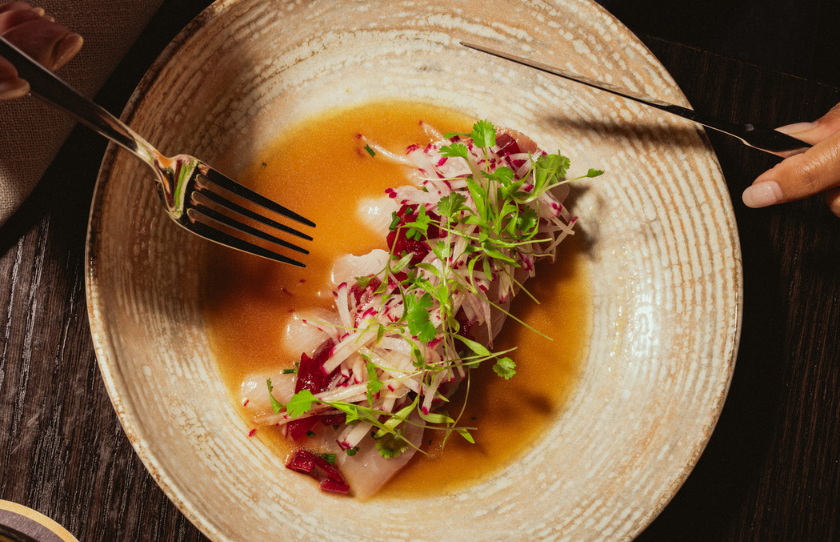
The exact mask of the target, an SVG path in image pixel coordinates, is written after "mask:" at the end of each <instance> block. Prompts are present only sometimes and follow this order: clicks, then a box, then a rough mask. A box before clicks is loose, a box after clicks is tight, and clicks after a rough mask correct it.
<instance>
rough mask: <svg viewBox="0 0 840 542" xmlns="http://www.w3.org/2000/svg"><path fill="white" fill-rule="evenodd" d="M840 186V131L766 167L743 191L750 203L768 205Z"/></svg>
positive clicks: (759, 205) (747, 201) (744, 198)
mask: <svg viewBox="0 0 840 542" xmlns="http://www.w3.org/2000/svg"><path fill="white" fill-rule="evenodd" d="M836 186H840V132H838V133H835V134H834V135H832V136H830V137H828V138H827V139H825V140H823V141H821V142H819V143H817V144H816V145H814V146H813V147H811V148H810V149H808V150H807V151H806V152H804V153H803V154H797V155H796V156H791V157H790V158H786V159H784V160H782V161H781V162H780V163H778V164H777V165H776V167H774V168H773V169H771V170H769V171H765V172H764V173H762V174H761V175H759V177H758V178H757V179H756V180H755V181H754V182H753V184H752V186H750V187H749V188H747V189H746V190H745V191H744V194H743V200H744V203H745V204H746V205H747V207H767V206H768V205H774V204H776V203H784V202H787V201H793V200H797V199H802V198H806V197H808V196H812V195H814V194H818V193H820V192H823V191H825V190H827V189H829V188H833V187H836Z"/></svg>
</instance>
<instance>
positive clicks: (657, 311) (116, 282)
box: [87, 0, 742, 542]
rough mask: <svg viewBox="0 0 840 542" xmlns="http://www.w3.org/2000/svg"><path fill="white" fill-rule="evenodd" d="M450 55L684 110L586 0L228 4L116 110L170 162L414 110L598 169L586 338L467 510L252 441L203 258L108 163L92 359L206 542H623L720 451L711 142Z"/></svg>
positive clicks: (465, 501) (732, 303) (723, 205)
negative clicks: (351, 485) (357, 489)
mask: <svg viewBox="0 0 840 542" xmlns="http://www.w3.org/2000/svg"><path fill="white" fill-rule="evenodd" d="M461 39H465V40H466V39H469V40H470V41H475V42H479V43H484V44H486V45H489V46H494V47H497V48H500V49H504V50H507V51H509V52H511V53H514V54H518V55H522V56H531V57H534V58H537V59H538V60H540V61H542V62H546V63H550V64H555V65H558V66H560V67H564V68H568V69H571V70H573V71H576V72H578V73H581V74H584V75H588V76H591V77H596V78H600V79H603V80H605V81H609V82H613V83H616V84H619V85H622V86H625V87H627V88H630V89H633V90H638V91H642V92H645V93H647V94H650V95H652V96H654V97H658V98H661V99H663V100H667V101H670V102H674V103H682V104H684V105H685V104H686V103H685V99H684V97H683V96H682V94H681V93H680V91H679V89H678V88H677V87H676V85H675V84H674V82H673V81H672V79H671V78H670V77H669V75H668V74H667V73H666V72H665V70H664V69H663V68H662V66H661V65H660V64H659V63H658V62H657V61H656V60H655V59H654V57H653V56H652V55H651V54H650V53H649V52H648V51H647V50H646V49H645V47H644V46H643V45H642V44H641V43H640V42H639V41H638V40H637V39H636V38H635V37H634V36H633V35H632V34H631V33H630V32H629V31H627V30H626V29H625V28H624V27H623V26H621V25H620V24H619V23H618V22H616V21H615V19H613V18H612V17H611V16H610V15H609V14H608V13H606V12H604V11H603V10H602V9H600V8H599V7H597V6H596V5H595V4H593V3H592V2H590V1H588V0H558V1H556V2H539V1H523V0H492V1H487V0H485V1H453V0H434V1H424V2H414V1H405V2H397V1H369V2H356V1H349V0H338V1H332V0H331V1H304V2H300V1H298V2H286V1H270V0H226V1H220V2H217V3H216V4H214V5H213V6H211V7H210V8H208V10H207V11H205V12H204V13H203V14H202V15H201V16H200V17H199V18H198V19H197V20H196V21H194V22H193V23H192V24H191V25H190V26H189V27H188V28H187V29H185V30H184V32H182V33H181V35H180V36H179V37H178V38H177V39H176V40H175V42H174V43H173V44H172V45H171V46H170V47H169V48H168V49H167V50H166V52H165V53H164V54H163V56H162V57H161V58H160V59H159V60H158V61H157V62H156V63H155V65H154V66H153V68H152V69H151V70H150V72H149V73H148V74H147V75H146V77H145V79H144V80H143V82H142V83H141V85H140V87H139V88H138V90H137V92H136V93H135V94H134V96H133V97H132V99H131V101H130V103H129V104H128V106H127V108H126V110H125V112H124V119H126V120H128V121H129V122H130V124H131V125H132V127H133V128H134V129H135V130H137V131H138V132H139V133H141V134H144V135H146V136H147V137H148V139H149V140H150V141H152V142H153V143H155V144H156V145H158V146H159V148H160V149H161V150H162V151H163V152H165V153H169V154H175V153H178V152H189V153H190V154H194V155H196V156H200V157H202V158H203V159H206V160H207V161H208V162H209V163H213V162H214V159H220V157H221V156H222V155H231V154H232V155H237V156H241V157H242V159H243V163H240V164H229V165H228V166H229V167H230V168H231V169H232V170H233V171H234V172H235V170H236V169H237V168H239V167H242V166H244V165H245V162H247V160H248V159H249V157H251V156H253V154H254V152H255V150H256V149H259V148H260V147H261V146H263V145H265V144H266V143H267V142H269V141H270V140H271V139H273V137H274V136H275V135H276V134H277V132H278V131H279V130H282V129H283V128H284V127H285V126H288V125H289V124H291V123H294V122H295V121H297V120H299V119H301V118H304V117H306V116H307V115H310V114H313V113H316V112H318V111H322V110H324V109H326V108H330V107H333V106H337V105H347V104H351V103H356V102H364V101H368V100H372V99H377V98H400V99H417V100H423V101H427V102H433V103H438V104H441V105H443V106H446V107H450V108H454V109H457V110H461V111H463V112H465V113H468V114H471V115H473V116H474V117H475V118H489V119H492V120H493V121H494V122H496V123H497V124H500V125H508V126H512V127H516V128H520V129H522V130H523V131H526V132H527V133H528V134H529V135H531V137H532V138H534V139H535V140H536V141H537V142H538V143H540V144H541V145H542V146H543V147H545V148H560V149H562V150H563V151H564V153H565V154H567V155H569V156H571V157H572V158H573V164H576V165H578V166H579V167H584V168H585V167H599V168H602V169H605V170H607V174H606V175H605V176H603V177H601V178H599V179H597V182H594V181H593V182H591V183H589V184H584V185H581V188H579V189H578V191H577V195H576V201H575V204H574V205H575V209H574V210H575V211H576V213H577V214H578V215H579V216H580V232H581V233H582V234H584V235H585V236H586V237H587V238H588V240H589V241H590V244H591V246H590V248H589V264H588V265H589V267H590V272H591V275H592V277H593V280H592V288H593V296H594V304H595V306H594V311H593V322H592V337H591V340H590V347H589V350H588V354H587V359H586V360H585V362H584V370H583V371H584V372H583V376H582V378H581V381H580V383H579V384H578V386H577V388H576V389H575V391H574V392H573V394H572V397H571V399H570V400H569V402H568V405H567V407H566V408H565V409H564V410H563V411H562V412H560V413H558V415H557V416H556V419H555V420H554V422H553V424H552V426H551V428H550V430H549V431H548V434H546V436H545V438H543V439H542V440H540V441H539V442H536V443H535V444H534V446H533V448H532V449H531V450H530V451H528V453H526V454H525V455H524V456H523V457H521V458H519V459H518V460H516V461H515V462H514V463H513V464H511V465H509V466H508V467H507V468H506V469H504V470H503V471H502V472H500V473H499V474H498V475H495V476H493V477H492V478H491V479H489V480H488V481H486V482H484V483H481V484H478V485H475V486H472V487H469V488H468V489H466V490H464V491H462V492H460V493H457V494H453V495H442V496H432V497H428V498H424V499H408V500H404V501H401V500H390V501H371V502H366V503H365V502H359V501H355V500H352V499H343V500H336V498H335V497H331V496H328V495H324V494H321V493H320V492H318V491H315V490H313V487H312V485H311V484H310V483H308V482H309V480H306V479H305V478H304V477H300V476H298V475H295V474H294V473H291V472H289V471H286V470H285V469H284V468H283V458H280V457H276V456H275V455H273V454H272V453H271V452H270V451H269V450H268V449H266V448H265V447H264V446H262V445H260V444H259V443H258V442H256V441H255V440H254V439H248V438H247V436H246V435H247V430H246V427H245V424H244V423H243V422H242V421H241V419H240V418H239V417H238V415H237V413H236V412H235V411H234V409H233V408H232V406H231V405H230V404H229V403H228V401H227V400H226V399H225V390H224V387H223V386H222V383H221V381H220V380H219V378H218V376H217V371H216V368H215V366H214V362H213V359H212V355H211V353H210V349H209V346H208V342H207V339H206V336H205V332H204V322H203V320H202V314H201V310H200V306H199V302H198V297H199V291H198V278H199V276H200V271H201V270H200V266H201V262H202V261H203V256H204V254H205V251H206V249H207V245H206V244H205V242H203V241H201V240H199V239H198V238H194V237H191V236H189V235H188V234H187V233H186V232H184V231H182V230H181V229H180V228H178V227H177V226H175V225H174V224H172V223H170V222H169V219H168V218H166V216H165V215H164V213H163V210H162V208H161V206H160V203H159V202H158V198H157V195H156V193H155V191H154V189H153V187H152V182H151V178H150V175H149V173H148V172H147V171H146V170H145V169H143V168H144V166H142V165H141V164H140V163H139V162H138V161H136V160H135V159H134V158H132V157H130V156H129V155H128V154H127V153H125V152H122V151H119V152H117V151H116V150H115V149H114V148H111V149H109V152H108V154H107V156H106V158H105V161H104V163H103V166H102V170H101V173H100V178H99V184H98V187H97V191H96V196H95V200H94V205H93V210H92V214H91V221H90V229H89V239H88V270H87V288H88V290H87V291H88V306H89V311H90V320H91V330H92V333H93V338H94V342H95V345H96V352H97V357H98V359H99V364H100V368H101V370H102V375H103V379H104V381H105V384H106V386H107V389H108V392H109V394H110V396H111V399H112V401H113V403H114V408H115V409H116V411H117V413H118V415H119V417H120V420H121V422H122V424H123V426H124V428H125V430H126V433H127V434H128V437H129V439H130V440H131V442H132V444H133V445H134V447H135V449H136V451H137V453H138V454H139V455H140V457H141V458H142V460H143V462H144V464H145V465H146V467H147V468H148V469H149V471H150V472H151V473H152V475H153V476H154V478H155V480H157V482H158V483H159V484H160V485H161V487H162V488H163V489H164V491H165V492H166V493H167V495H168V496H169V497H170V498H171V499H172V500H173V501H174V502H175V504H176V505H177V506H178V507H179V508H180V509H181V510H182V511H183V512H184V514H185V515H186V516H187V517H188V518H189V519H190V520H191V521H193V522H194V523H195V524H196V525H197V526H198V527H199V528H200V529H201V530H202V531H203V532H204V533H205V534H207V536H208V537H210V538H211V539H213V540H217V541H221V540H230V541H233V540H249V541H260V540H266V541H268V540H271V541H276V540H322V541H324V542H327V541H331V540H340V541H342V542H346V541H354V540H359V541H362V540H385V539H388V540H429V541H431V540H436V541H438V540H453V541H455V540H457V541H470V540H601V539H609V540H627V539H631V538H633V537H634V536H635V535H636V534H638V533H639V532H640V531H641V530H642V529H644V527H645V526H646V525H647V524H648V523H649V522H650V521H651V520H652V519H653V518H654V517H655V516H656V514H658V513H659V511H661V510H662V508H663V507H664V506H665V505H666V503H667V502H668V501H669V500H670V499H671V497H672V496H673V495H674V493H675V492H676V491H677V489H678V488H679V487H680V485H681V484H682V482H683V481H684V479H685V478H686V476H688V474H689V472H690V471H691V469H692V467H693V466H694V464H695V462H696V461H697V459H698V457H699V455H700V453H701V452H702V450H703V448H704V446H705V444H706V442H707V440H708V438H709V436H710V434H711V431H712V429H713V427H714V425H715V422H716V421H717V418H718V415H719V413H720V410H721V407H722V405H723V401H724V398H725V396H726V391H727V388H728V386H729V381H730V377H731V374H732V370H733V365H734V360H735V354H736V350H737V344H738V337H739V331H740V307H741V292H742V277H741V265H740V251H739V247H738V240H737V239H738V238H737V233H736V230H735V222H734V218H733V213H732V208H731V204H730V201H729V195H728V193H727V190H726V187H725V184H724V181H723V178H722V175H721V172H720V168H719V166H718V163H717V161H716V159H715V156H714V154H713V152H712V149H711V147H710V146H709V144H708V142H707V140H706V138H705V136H704V134H703V133H702V131H701V130H700V129H698V128H696V127H695V126H693V125H691V124H688V123H686V122H684V121H680V120H677V119H673V118H670V117H665V116H663V114H662V113H659V112H656V111H653V110H649V109H645V108H643V107H642V106H638V105H635V104H633V103H629V102H625V101H622V100H620V99H619V98H615V97H612V96H609V95H606V94H604V93H600V92H598V91H595V90H590V89H588V88H585V87H581V86H576V85H574V84H572V83H568V82H565V81H563V80H559V79H555V78H551V77H549V76H546V75H542V74H539V73H536V72H533V71H528V70H527V69H525V68H521V67H517V66H514V65H511V64H509V63H506V62H504V61H501V60H498V59H494V58H491V57H488V56H485V55H482V54H480V53H476V52H473V51H468V50H466V49H463V48H462V47H460V46H459V45H458V41H459V40H461ZM173 246H181V247H182V248H181V249H180V250H172V249H171V247H173Z"/></svg>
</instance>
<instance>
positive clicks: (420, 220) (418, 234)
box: [405, 205, 432, 241]
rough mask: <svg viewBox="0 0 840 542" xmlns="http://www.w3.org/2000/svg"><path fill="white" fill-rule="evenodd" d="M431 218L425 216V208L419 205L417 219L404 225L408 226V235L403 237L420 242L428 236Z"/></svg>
mask: <svg viewBox="0 0 840 542" xmlns="http://www.w3.org/2000/svg"><path fill="white" fill-rule="evenodd" d="M431 222H432V218H431V217H430V216H429V215H427V214H426V206H425V205H421V206H420V207H419V209H418V213H417V218H416V219H415V221H414V222H409V223H408V224H406V226H408V228H409V229H408V233H407V234H406V235H405V236H406V237H408V238H409V239H416V240H418V241H419V240H420V239H422V238H424V237H426V236H427V235H428V230H429V224H430V223H431Z"/></svg>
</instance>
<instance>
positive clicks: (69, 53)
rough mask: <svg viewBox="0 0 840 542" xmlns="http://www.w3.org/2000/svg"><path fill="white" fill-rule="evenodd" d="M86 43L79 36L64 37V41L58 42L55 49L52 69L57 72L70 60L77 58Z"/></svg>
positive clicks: (69, 35)
mask: <svg viewBox="0 0 840 542" xmlns="http://www.w3.org/2000/svg"><path fill="white" fill-rule="evenodd" d="M84 41H85V40H84V39H82V36H80V35H79V34H68V35H66V36H64V39H62V40H61V41H60V42H58V43H57V44H56V46H55V48H54V49H53V67H52V69H54V70H57V69H58V68H60V67H62V66H64V65H65V64H67V63H68V62H70V59H72V58H73V57H74V56H76V53H78V52H79V51H80V50H81V49H82V44H83V43H84Z"/></svg>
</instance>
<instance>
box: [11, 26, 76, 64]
mask: <svg viewBox="0 0 840 542" xmlns="http://www.w3.org/2000/svg"><path fill="white" fill-rule="evenodd" d="M68 35H70V31H69V30H67V28H65V27H64V26H62V25H60V24H58V23H53V22H50V21H47V20H45V19H37V20H33V21H28V22H25V23H23V24H20V25H18V26H15V27H14V28H12V29H11V30H9V31H7V32H6V33H5V34H4V35H3V37H4V38H6V39H8V40H9V41H10V42H12V43H14V44H15V45H17V46H18V47H20V49H21V50H22V51H23V52H25V53H26V54H28V55H29V56H31V57H32V58H33V59H35V60H36V61H37V62H39V63H41V64H43V65H44V67H45V68H47V69H49V70H53V69H55V60H56V59H55V58H54V53H55V50H56V46H57V45H58V44H59V42H61V41H62V40H63V39H64V38H66V37H67V36H68Z"/></svg>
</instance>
